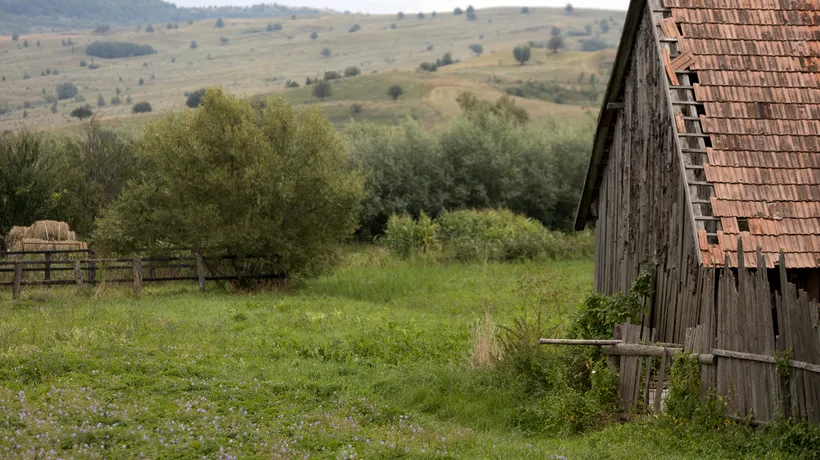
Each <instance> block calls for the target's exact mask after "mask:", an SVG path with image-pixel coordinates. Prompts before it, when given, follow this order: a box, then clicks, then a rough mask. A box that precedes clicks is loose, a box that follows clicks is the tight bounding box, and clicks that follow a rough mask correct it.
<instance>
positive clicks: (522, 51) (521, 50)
mask: <svg viewBox="0 0 820 460" xmlns="http://www.w3.org/2000/svg"><path fill="white" fill-rule="evenodd" d="M513 56H514V57H515V60H516V61H518V63H519V64H521V65H524V63H525V62H527V61H529V60H530V57H531V56H532V50H530V47H529V46H527V45H521V46H516V47H515V49H514V50H513Z"/></svg>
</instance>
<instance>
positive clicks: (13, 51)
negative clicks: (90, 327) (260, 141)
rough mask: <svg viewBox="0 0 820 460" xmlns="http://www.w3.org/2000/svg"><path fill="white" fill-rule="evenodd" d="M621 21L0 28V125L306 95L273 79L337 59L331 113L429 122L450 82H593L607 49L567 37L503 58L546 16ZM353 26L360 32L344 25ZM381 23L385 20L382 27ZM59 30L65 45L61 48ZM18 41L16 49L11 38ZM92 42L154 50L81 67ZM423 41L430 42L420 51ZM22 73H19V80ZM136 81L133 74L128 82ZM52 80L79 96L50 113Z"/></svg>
mask: <svg viewBox="0 0 820 460" xmlns="http://www.w3.org/2000/svg"><path fill="white" fill-rule="evenodd" d="M603 18H607V19H609V18H612V19H613V20H614V23H615V24H617V25H615V26H613V27H611V29H610V31H609V32H608V33H606V34H602V33H601V30H600V27H599V26H598V25H597V23H596V21H599V20H601V19H603ZM622 19H623V13H622V12H613V11H594V10H586V11H584V10H577V11H576V13H575V14H574V15H573V16H567V15H565V14H564V13H563V10H561V9H548V8H537V9H533V10H532V12H531V13H530V14H526V15H525V14H521V12H520V10H519V9H517V8H499V9H488V10H479V11H478V20H476V21H468V20H467V19H466V18H465V17H464V16H463V15H462V16H454V15H452V13H450V12H447V13H443V12H442V13H440V14H438V15H437V16H436V17H435V18H433V17H432V15H431V14H429V13H428V14H426V16H425V18H423V19H420V18H417V17H416V16H415V14H413V15H411V14H407V16H406V17H405V18H404V19H403V20H399V19H398V18H397V17H396V16H392V15H391V16H384V15H381V16H379V15H353V14H328V15H324V16H321V17H317V18H305V19H299V18H297V19H296V20H292V19H290V18H288V19H285V20H282V19H278V20H276V19H272V20H265V19H254V20H233V19H232V20H228V21H226V26H225V28H222V29H217V28H215V27H214V21H210V20H209V21H200V22H197V23H195V24H192V25H189V24H187V23H180V24H179V28H178V29H167V28H166V25H165V24H154V28H155V32H154V33H146V32H145V31H144V27H143V29H142V31H138V30H137V28H125V29H114V30H112V31H110V32H108V33H107V34H105V35H97V34H95V33H94V32H93V31H84V32H72V33H52V34H42V35H29V36H23V37H21V38H20V40H19V41H17V42H14V41H12V40H11V38H10V37H0V75H2V76H5V77H6V80H5V81H2V82H0V106H4V104H7V106H8V108H9V109H10V111H9V113H6V114H4V115H0V129H16V128H19V127H21V126H32V127H35V128H37V129H45V128H48V129H55V128H56V129H59V130H66V129H68V130H70V129H72V128H74V127H77V126H78V125H79V122H78V121H77V120H76V119H73V118H71V117H70V116H69V114H70V112H71V110H73V109H74V108H76V107H79V106H82V105H85V104H90V105H91V106H92V108H93V109H94V111H95V112H96V113H98V115H99V116H100V117H101V118H102V120H103V122H104V123H105V124H106V125H109V126H112V127H116V128H120V129H123V130H126V131H137V130H139V129H141V127H142V126H144V124H145V123H147V122H148V121H150V120H152V119H155V118H157V117H160V116H162V114H164V113H167V112H169V111H178V110H182V109H183V108H184V107H185V96H184V94H185V92H187V91H194V90H197V89H199V88H201V87H204V86H208V85H221V86H222V87H224V88H225V89H227V90H230V91H232V92H236V93H239V94H245V95H249V96H251V95H258V94H264V93H271V92H273V93H277V94H280V95H281V96H283V97H285V98H286V99H287V100H289V101H290V102H292V103H293V104H294V105H297V106H301V105H306V104H317V103H319V102H318V100H317V99H315V98H313V97H312V95H311V91H310V88H305V87H302V88H298V89H285V88H284V85H285V82H286V81H287V80H294V81H297V82H299V83H300V84H303V83H304V80H305V78H306V77H316V76H320V75H323V74H324V72H325V71H328V70H336V71H343V70H344V69H345V68H346V67H348V66H357V67H359V68H360V69H361V71H362V75H360V76H357V77H351V78H345V79H343V80H340V81H337V82H334V94H333V96H332V97H330V98H328V99H326V100H325V101H324V102H323V103H322V106H323V107H324V108H325V110H326V112H327V114H328V116H329V117H330V118H331V119H332V120H333V121H334V122H336V123H339V124H344V123H345V122H347V121H349V120H351V119H366V120H371V121H378V122H387V123H389V122H393V121H396V120H398V119H400V118H402V117H404V116H414V117H416V118H420V119H422V120H425V121H426V122H427V123H430V124H433V123H436V122H437V121H439V120H441V119H442V118H444V117H447V116H450V115H452V114H453V113H455V112H456V111H457V110H458V109H457V105H456V104H455V97H456V96H457V95H458V93H459V92H460V91H462V90H471V91H474V92H476V93H477V94H479V95H480V96H481V97H485V98H497V97H498V96H500V95H501V94H503V92H504V90H505V88H506V87H509V86H510V85H515V84H520V83H522V82H524V81H530V80H534V81H540V82H552V83H556V84H566V85H570V84H574V83H575V81H576V79H577V77H578V75H579V74H580V73H581V72H584V73H585V74H586V75H590V74H593V73H597V74H598V75H599V76H600V77H602V78H601V80H604V78H603V77H605V75H606V74H607V72H608V70H609V69H608V68H609V66H610V65H611V63H612V60H613V55H614V52H613V51H612V50H607V51H602V52H596V53H588V52H581V51H579V48H580V45H579V38H577V37H567V49H566V50H564V51H561V52H559V53H558V54H551V53H550V52H549V51H548V50H546V49H533V58H532V60H531V61H530V62H529V63H527V65H525V66H520V65H517V63H516V62H515V61H514V59H513V57H512V48H514V47H515V46H517V45H520V44H525V43H528V42H530V41H536V42H538V43H545V42H546V41H547V40H548V39H549V37H550V30H551V29H552V27H553V26H557V27H560V28H561V29H562V31H564V32H566V31H569V30H576V31H582V30H583V29H584V26H585V25H588V24H589V25H591V26H592V32H593V34H594V35H600V38H602V39H604V40H606V41H609V42H610V43H613V44H615V43H617V39H618V35H619V34H620V24H621V23H622ZM270 22H281V23H282V26H283V29H282V30H281V31H278V32H267V31H266V30H265V28H266V26H267V25H268V23H270ZM354 24H359V25H360V26H361V30H359V31H358V32H355V33H350V32H348V30H349V28H350V27H351V26H353V25H354ZM391 24H396V28H395V29H391ZM312 32H317V33H318V34H319V37H318V38H317V39H316V40H313V39H311V37H310V35H311V33H312ZM222 36H224V37H227V38H228V39H229V42H228V43H227V44H225V45H223V44H221V43H220V40H219V38H220V37H222ZM581 38H583V37H581ZM68 39H71V41H72V42H73V43H74V46H62V44H61V42H62V41H63V40H68ZM24 40H27V41H28V43H29V46H28V47H24V46H23V42H24ZM97 40H104V41H108V40H110V41H127V42H133V43H138V44H148V45H151V46H153V47H154V48H155V49H156V50H157V53H156V54H153V55H149V56H141V57H131V58H121V59H98V58H95V59H94V64H96V65H98V66H99V68H97V69H93V70H92V69H90V68H89V67H81V66H80V61H81V60H85V61H87V63H89V64H91V62H92V59H91V57H89V56H86V55H85V46H86V45H87V44H88V43H90V42H93V41H97ZM192 41H196V42H197V44H198V47H197V48H196V49H192V48H191V47H190V43H191V42H192ZM37 42H39V43H40V46H37ZM471 44H481V45H482V46H483V48H484V55H483V56H481V57H476V56H475V55H474V54H473V53H472V52H471V51H470V50H469V48H468V46H469V45H471ZM430 45H432V50H428V47H429V46H430ZM324 48H329V49H330V50H331V53H332V54H331V56H330V57H329V58H325V57H322V55H321V54H320V53H321V51H322V50H323V49H324ZM447 52H451V53H452V55H453V58H454V59H456V60H458V61H459V62H458V63H456V64H454V65H452V66H447V67H444V68H440V69H439V71H438V72H436V73H430V74H427V73H422V72H419V71H418V70H417V68H418V65H419V64H420V63H421V62H425V61H435V60H436V59H437V58H439V57H441V56H442V55H443V54H444V53H447ZM46 69H57V70H58V71H59V74H58V75H54V74H52V75H48V76H41V74H42V72H43V71H44V70H46ZM26 74H28V75H29V76H30V78H24V75H26ZM140 79H143V81H144V84H142V85H140V84H139V80H140ZM63 82H73V83H74V84H75V85H76V86H77V88H78V89H79V93H80V95H81V96H82V98H84V101H83V100H79V101H77V100H74V99H69V100H63V101H60V102H59V104H58V107H57V112H56V113H52V111H51V106H50V104H47V103H46V102H44V98H45V95H47V94H52V93H54V90H55V87H56V85H57V84H59V83H63ZM393 84H400V85H402V87H403V88H404V89H405V91H406V94H405V95H404V96H402V98H401V99H400V100H399V101H398V102H396V103H394V102H393V101H392V100H390V98H389V97H388V95H387V88H388V87H390V86H391V85H393ZM599 85H603V82H600V83H599ZM117 89H119V90H120V91H121V93H122V94H121V95H120V98H121V99H122V104H121V105H119V106H112V105H111V102H110V101H111V99H112V97H113V96H115V94H116V91H117ZM100 94H102V96H103V97H104V98H105V101H106V105H105V106H104V107H97V99H98V95H100ZM129 95H130V96H131V99H132V101H133V103H136V102H138V101H148V102H150V103H151V105H152V106H153V109H154V112H153V113H151V114H145V115H134V114H132V113H131V104H127V103H126V98H127V97H128V96H129ZM82 98H81V99H82ZM354 103H358V104H360V105H361V106H362V110H361V111H360V112H359V113H356V114H354V113H351V110H350V109H351V106H352V105H353V104H354ZM520 103H521V104H522V105H523V106H524V107H526V108H527V109H528V110H529V111H530V113H531V116H532V117H533V118H534V119H536V120H537V119H540V118H544V117H551V116H552V117H560V118H565V119H566V118H570V119H574V118H592V117H594V115H595V113H596V111H597V106H596V104H577V103H575V104H562V103H559V104H556V103H554V102H551V101H547V100H542V99H523V98H521V101H520ZM26 107H28V108H26ZM24 115H27V116H25V118H24Z"/></svg>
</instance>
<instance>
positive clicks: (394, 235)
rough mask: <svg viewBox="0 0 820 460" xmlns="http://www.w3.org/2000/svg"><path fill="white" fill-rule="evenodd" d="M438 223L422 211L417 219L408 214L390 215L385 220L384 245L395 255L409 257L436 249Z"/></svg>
mask: <svg viewBox="0 0 820 460" xmlns="http://www.w3.org/2000/svg"><path fill="white" fill-rule="evenodd" d="M438 230H439V228H438V224H436V223H434V222H433V221H432V220H431V219H430V218H429V217H428V216H427V214H425V213H424V211H422V212H421V215H420V216H419V218H418V220H416V219H413V217H411V216H409V215H406V214H404V215H395V214H394V215H392V216H390V219H389V220H388V221H387V230H386V231H385V232H384V238H383V239H382V241H384V243H385V245H386V246H387V247H388V248H390V250H391V251H393V252H394V253H395V254H396V255H398V256H399V257H402V258H405V259H406V258H410V257H411V256H413V255H415V254H417V253H426V252H428V251H430V250H435V249H437V246H438V243H437V241H436V238H437V234H438Z"/></svg>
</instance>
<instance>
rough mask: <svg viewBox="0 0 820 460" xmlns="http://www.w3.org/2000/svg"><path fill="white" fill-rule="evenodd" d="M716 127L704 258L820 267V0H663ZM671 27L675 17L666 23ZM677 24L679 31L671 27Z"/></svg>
mask: <svg viewBox="0 0 820 460" xmlns="http://www.w3.org/2000/svg"><path fill="white" fill-rule="evenodd" d="M664 6H665V7H666V8H669V9H670V10H671V20H672V21H674V26H675V27H677V28H678V30H679V37H678V40H679V44H680V49H681V51H685V52H690V53H692V55H694V64H692V65H691V67H690V69H691V70H693V71H695V72H696V75H697V80H696V81H697V83H694V84H693V85H692V86H693V87H694V94H695V100H696V101H697V102H700V103H702V104H703V110H704V112H705V114H704V115H701V117H700V122H701V128H702V130H703V132H704V133H706V134H708V135H709V143H710V144H711V145H709V144H707V148H706V151H707V158H708V164H705V165H704V173H705V176H706V180H707V181H708V182H709V183H711V184H712V185H714V196H713V197H712V198H711V204H712V213H713V216H714V217H717V218H719V222H720V224H721V225H720V227H719V228H720V229H719V230H717V235H716V238H709V237H708V235H707V232H706V231H705V230H701V231H700V232H699V233H700V234H699V244H700V249H701V255H702V259H703V263H704V264H706V265H721V264H723V263H724V261H725V260H726V259H727V255H728V260H729V263H730V264H731V265H733V266H736V265H737V251H738V240H739V239H740V240H741V244H742V247H743V251H744V253H745V255H746V257H745V261H746V263H747V266H754V265H755V263H756V260H755V257H754V252H755V250H756V249H757V248H760V250H761V251H762V253H763V254H764V255H765V256H766V259H767V264H768V265H769V266H773V265H774V264H775V262H776V261H777V255H778V253H779V252H780V251H781V250H782V251H784V252H785V255H786V264H787V266H788V267H790V268H802V267H820V0H806V1H800V0H733V1H726V0H664ZM662 27H666V28H667V29H664V30H669V29H668V27H669V24H666V25H662ZM672 30H674V29H672Z"/></svg>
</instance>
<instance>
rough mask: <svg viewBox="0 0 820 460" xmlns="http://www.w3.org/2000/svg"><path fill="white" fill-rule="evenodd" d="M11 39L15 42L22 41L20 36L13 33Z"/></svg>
mask: <svg viewBox="0 0 820 460" xmlns="http://www.w3.org/2000/svg"><path fill="white" fill-rule="evenodd" d="M11 39H12V40H13V41H17V40H20V34H18V33H17V32H13V33H12V34H11Z"/></svg>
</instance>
